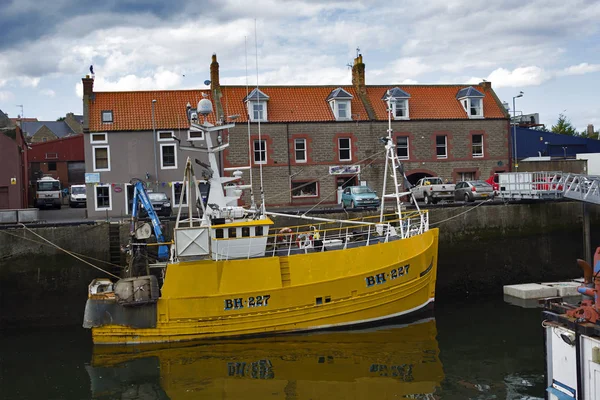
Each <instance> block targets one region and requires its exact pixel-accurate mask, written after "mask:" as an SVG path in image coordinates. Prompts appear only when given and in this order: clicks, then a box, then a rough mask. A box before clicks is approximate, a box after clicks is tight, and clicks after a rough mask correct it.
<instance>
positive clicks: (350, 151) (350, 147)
mask: <svg viewBox="0 0 600 400" xmlns="http://www.w3.org/2000/svg"><path fill="white" fill-rule="evenodd" d="M346 139H347V140H348V147H347V148H346V147H344V148H343V149H344V150H348V154H349V155H350V158H342V143H341V141H342V140H346ZM338 159H339V160H340V161H352V138H350V137H339V138H338Z"/></svg>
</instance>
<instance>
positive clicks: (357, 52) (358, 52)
mask: <svg viewBox="0 0 600 400" xmlns="http://www.w3.org/2000/svg"><path fill="white" fill-rule="evenodd" d="M358 56H360V47H358V46H356V58H358Z"/></svg>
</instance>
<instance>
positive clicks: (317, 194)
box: [290, 180, 319, 199]
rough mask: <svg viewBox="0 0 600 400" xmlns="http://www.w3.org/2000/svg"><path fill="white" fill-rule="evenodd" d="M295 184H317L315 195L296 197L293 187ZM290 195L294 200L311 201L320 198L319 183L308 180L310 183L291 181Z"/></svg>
mask: <svg viewBox="0 0 600 400" xmlns="http://www.w3.org/2000/svg"><path fill="white" fill-rule="evenodd" d="M294 183H304V184H312V183H314V184H315V194H312V195H304V196H294V188H292V187H291V186H292V185H293V184H294ZM290 193H291V195H292V199H307V198H308V199H311V198H315V197H319V181H311V180H308V181H302V180H300V181H291V182H290Z"/></svg>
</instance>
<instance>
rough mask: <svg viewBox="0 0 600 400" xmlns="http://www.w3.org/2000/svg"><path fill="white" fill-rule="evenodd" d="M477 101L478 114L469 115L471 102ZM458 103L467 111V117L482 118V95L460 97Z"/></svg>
mask: <svg viewBox="0 0 600 400" xmlns="http://www.w3.org/2000/svg"><path fill="white" fill-rule="evenodd" d="M473 100H475V101H479V114H476V115H471V102H472V101H473ZM460 104H461V105H462V106H463V108H464V110H465V112H466V113H467V117H469V119H480V118H483V97H465V98H462V99H460Z"/></svg>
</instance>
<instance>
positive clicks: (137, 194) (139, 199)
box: [130, 179, 169, 261]
mask: <svg viewBox="0 0 600 400" xmlns="http://www.w3.org/2000/svg"><path fill="white" fill-rule="evenodd" d="M131 184H132V185H133V188H134V190H133V204H132V206H131V217H132V221H135V220H137V218H138V215H139V204H140V203H141V204H142V206H143V207H144V208H145V209H146V212H147V213H148V217H149V218H150V221H152V226H153V227H154V235H155V236H156V241H157V242H158V243H165V236H164V235H163V232H162V229H161V227H160V220H159V219H158V216H157V215H156V212H155V211H154V207H152V202H151V201H150V198H149V197H148V193H147V192H146V187H145V186H144V182H142V181H141V180H139V179H134V180H132V181H131ZM130 231H131V234H133V232H134V231H135V226H134V225H133V222H132V226H131V228H130ZM168 259H169V247H168V246H167V245H165V244H161V245H159V246H158V260H159V261H166V260H168Z"/></svg>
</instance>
